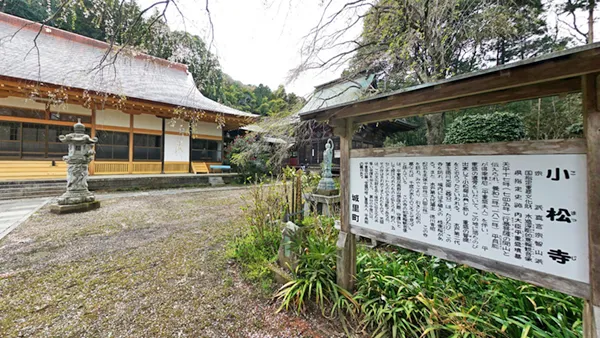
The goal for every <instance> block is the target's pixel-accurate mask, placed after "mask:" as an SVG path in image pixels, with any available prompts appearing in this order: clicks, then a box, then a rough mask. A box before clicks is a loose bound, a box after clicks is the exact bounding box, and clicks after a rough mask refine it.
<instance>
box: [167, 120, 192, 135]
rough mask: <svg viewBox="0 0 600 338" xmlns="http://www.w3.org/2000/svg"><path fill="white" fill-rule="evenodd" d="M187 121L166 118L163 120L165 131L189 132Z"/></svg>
mask: <svg viewBox="0 0 600 338" xmlns="http://www.w3.org/2000/svg"><path fill="white" fill-rule="evenodd" d="M188 126H189V123H187V122H185V121H181V120H173V119H167V120H166V121H165V131H174V132H176V133H180V134H183V133H187V132H189V127H188Z"/></svg>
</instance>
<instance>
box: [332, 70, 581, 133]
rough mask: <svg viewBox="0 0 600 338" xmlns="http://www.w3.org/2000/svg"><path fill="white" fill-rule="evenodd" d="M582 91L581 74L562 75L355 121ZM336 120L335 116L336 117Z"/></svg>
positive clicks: (368, 116)
mask: <svg viewBox="0 0 600 338" xmlns="http://www.w3.org/2000/svg"><path fill="white" fill-rule="evenodd" d="M579 91H581V79H580V77H573V78H568V79H561V80H556V81H552V82H544V83H537V84H533V85H529V86H523V87H517V88H512V89H503V90H500V91H496V92H491V93H482V94H476V95H471V96H465V97H461V98H455V99H450V100H445V101H438V102H431V103H424V104H419V105H416V106H411V107H404V108H397V109H393V110H388V111H383V112H379V113H374V114H369V115H364V116H360V117H356V118H355V119H354V122H355V123H358V124H366V123H372V122H379V121H386V120H391V119H395V118H402V117H409V116H415V115H425V114H432V113H441V112H446V111H452V110H458V109H465V108H473V107H480V106H488V105H492V104H502V103H507V102H513V101H521V100H527V99H533V98H538V97H547V96H554V95H559V94H565V93H576V92H579ZM334 121H335V120H334Z"/></svg>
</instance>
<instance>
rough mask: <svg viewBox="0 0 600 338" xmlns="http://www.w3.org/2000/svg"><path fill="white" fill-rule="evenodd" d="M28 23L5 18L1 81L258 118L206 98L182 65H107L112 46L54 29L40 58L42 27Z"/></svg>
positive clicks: (128, 60) (123, 56)
mask: <svg viewBox="0 0 600 338" xmlns="http://www.w3.org/2000/svg"><path fill="white" fill-rule="evenodd" d="M27 23H30V22H29V21H26V20H24V19H20V18H16V17H14V16H11V15H8V14H4V13H0V75H2V76H8V77H13V78H19V79H26V80H31V81H38V82H41V83H47V84H54V85H60V86H67V87H74V88H79V89H83V90H88V91H90V92H99V93H109V94H114V95H124V96H126V97H132V98H137V99H143V100H149V101H154V102H160V103H166V104H171V105H175V106H181V107H187V108H192V109H200V110H205V111H211V112H217V113H223V114H229V115H236V116H243V117H252V116H256V115H254V114H250V113H246V112H242V111H239V110H237V109H233V108H231V107H227V106H225V105H223V104H220V103H218V102H215V101H213V100H211V99H209V98H206V97H204V96H203V95H202V94H201V93H200V91H199V90H198V89H197V88H196V86H195V84H194V79H193V78H192V75H191V74H190V73H189V72H188V71H187V67H185V65H182V64H177V63H174V62H169V61H166V60H162V59H157V58H154V57H151V56H148V55H145V54H141V53H137V54H136V53H135V52H133V51H130V50H125V49H124V50H123V51H122V52H120V53H119V54H118V56H117V57H116V58H112V57H109V58H108V59H107V60H106V61H104V62H102V59H103V57H104V56H105V55H106V52H107V50H108V49H109V45H108V44H106V43H104V42H101V41H97V40H92V39H89V38H86V37H83V36H80V35H77V34H74V33H70V32H65V31H62V30H58V29H56V28H53V27H44V28H43V29H42V32H41V34H40V35H39V37H38V38H37V40H36V41H37V46H38V48H39V53H38V50H36V48H35V44H34V39H35V36H36V34H37V32H38V27H39V25H37V24H30V25H27ZM21 28H22V29H21ZM19 29H21V30H20V31H19ZM116 48H118V47H116ZM116 48H113V49H116ZM112 53H113V54H112V55H114V52H112Z"/></svg>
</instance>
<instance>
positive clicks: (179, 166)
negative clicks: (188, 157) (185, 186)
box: [165, 162, 190, 174]
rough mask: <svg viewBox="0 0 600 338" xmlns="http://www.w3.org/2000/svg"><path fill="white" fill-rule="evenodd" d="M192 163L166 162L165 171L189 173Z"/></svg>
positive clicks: (169, 172)
mask: <svg viewBox="0 0 600 338" xmlns="http://www.w3.org/2000/svg"><path fill="white" fill-rule="evenodd" d="M189 172H190V163H189V162H165V173H168V174H176V173H183V174H185V173H189Z"/></svg>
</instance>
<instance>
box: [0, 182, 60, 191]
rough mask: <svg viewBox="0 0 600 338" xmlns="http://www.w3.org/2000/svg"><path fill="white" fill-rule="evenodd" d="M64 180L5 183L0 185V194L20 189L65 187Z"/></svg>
mask: <svg viewBox="0 0 600 338" xmlns="http://www.w3.org/2000/svg"><path fill="white" fill-rule="evenodd" d="M66 186H67V183H66V182H60V183H42V184H23V185H7V186H0V194H1V193H2V192H5V191H13V190H21V189H45V188H65V187H66Z"/></svg>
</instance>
